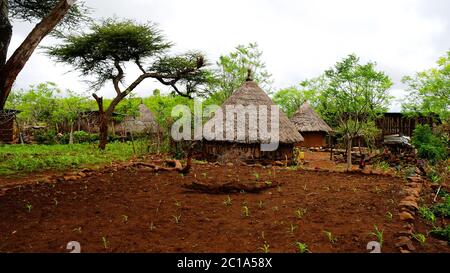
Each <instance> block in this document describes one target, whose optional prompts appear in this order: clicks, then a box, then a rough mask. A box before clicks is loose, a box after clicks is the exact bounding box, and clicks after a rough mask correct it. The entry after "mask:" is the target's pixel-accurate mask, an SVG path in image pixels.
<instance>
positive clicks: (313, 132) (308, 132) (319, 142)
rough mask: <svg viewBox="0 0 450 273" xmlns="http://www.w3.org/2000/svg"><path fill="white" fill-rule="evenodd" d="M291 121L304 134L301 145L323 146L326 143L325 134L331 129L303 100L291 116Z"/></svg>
mask: <svg viewBox="0 0 450 273" xmlns="http://www.w3.org/2000/svg"><path fill="white" fill-rule="evenodd" d="M291 122H292V123H293V124H294V125H295V127H296V129H297V130H298V131H299V132H300V133H301V134H302V135H303V136H304V138H305V141H304V142H303V143H301V146H305V147H323V146H325V145H326V136H327V134H329V133H330V132H332V131H333V129H332V128H331V127H330V126H329V125H328V124H327V123H326V122H325V121H324V120H323V119H322V118H321V117H320V116H319V114H317V113H316V111H314V109H313V108H312V107H311V105H309V103H307V102H305V103H304V104H303V105H302V106H300V109H298V111H297V112H295V114H294V115H293V116H292V118H291Z"/></svg>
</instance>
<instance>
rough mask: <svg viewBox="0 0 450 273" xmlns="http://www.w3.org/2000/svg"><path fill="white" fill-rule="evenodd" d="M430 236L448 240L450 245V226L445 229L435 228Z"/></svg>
mask: <svg viewBox="0 0 450 273" xmlns="http://www.w3.org/2000/svg"><path fill="white" fill-rule="evenodd" d="M430 234H431V235H433V236H435V237H436V238H438V239H441V240H446V241H447V242H448V243H449V244H450V225H448V226H447V227H445V228H435V229H433V230H432V231H431V232H430Z"/></svg>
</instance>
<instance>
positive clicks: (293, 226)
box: [289, 224, 298, 235]
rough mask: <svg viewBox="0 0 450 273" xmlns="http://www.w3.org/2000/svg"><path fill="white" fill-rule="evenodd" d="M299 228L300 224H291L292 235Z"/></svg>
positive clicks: (290, 231)
mask: <svg viewBox="0 0 450 273" xmlns="http://www.w3.org/2000/svg"><path fill="white" fill-rule="evenodd" d="M297 228H298V226H296V225H294V224H291V226H290V227H289V233H291V235H294V232H295V230H296V229H297Z"/></svg>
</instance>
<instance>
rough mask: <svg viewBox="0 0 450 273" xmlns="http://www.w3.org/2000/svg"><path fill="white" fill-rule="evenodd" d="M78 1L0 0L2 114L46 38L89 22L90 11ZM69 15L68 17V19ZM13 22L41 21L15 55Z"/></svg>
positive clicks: (0, 96) (0, 91) (0, 90)
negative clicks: (9, 55)
mask: <svg viewBox="0 0 450 273" xmlns="http://www.w3.org/2000/svg"><path fill="white" fill-rule="evenodd" d="M75 2H76V0H0V111H2V110H4V108H5V104H6V101H7V99H8V96H9V94H10V93H11V88H12V86H13V84H14V82H15V80H16V78H17V76H18V74H19V73H20V71H21V70H22V69H23V67H24V66H25V64H26V63H27V61H28V59H29V58H30V57H31V55H32V54H33V52H34V50H35V49H36V48H37V46H38V45H39V43H40V42H41V41H42V39H43V38H44V37H45V36H47V35H48V34H49V33H50V32H52V31H53V30H54V29H55V27H57V26H59V27H60V28H71V27H75V26H76V25H77V23H79V22H80V21H83V20H85V19H86V18H87V17H86V14H88V13H87V9H86V8H84V6H83V2H81V3H79V4H77V5H75ZM66 15H67V16H66ZM11 20H21V21H28V22H38V24H37V25H36V26H35V27H34V28H33V30H32V31H31V32H30V33H29V34H28V36H27V37H26V38H25V40H24V41H23V42H22V44H20V46H19V47H18V48H17V49H16V50H15V51H14V52H13V53H12V54H11V57H9V59H8V58H7V56H8V49H9V45H10V42H11V38H12V35H13V28H12V24H11Z"/></svg>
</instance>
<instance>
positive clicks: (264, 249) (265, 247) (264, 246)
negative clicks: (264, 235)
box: [259, 243, 270, 253]
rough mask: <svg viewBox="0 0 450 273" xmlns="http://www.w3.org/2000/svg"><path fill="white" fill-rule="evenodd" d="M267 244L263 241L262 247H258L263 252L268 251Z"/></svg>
mask: <svg viewBox="0 0 450 273" xmlns="http://www.w3.org/2000/svg"><path fill="white" fill-rule="evenodd" d="M269 248H270V246H269V244H268V243H264V244H263V246H262V247H260V248H259V249H261V250H262V251H263V252H264V253H269Z"/></svg>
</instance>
